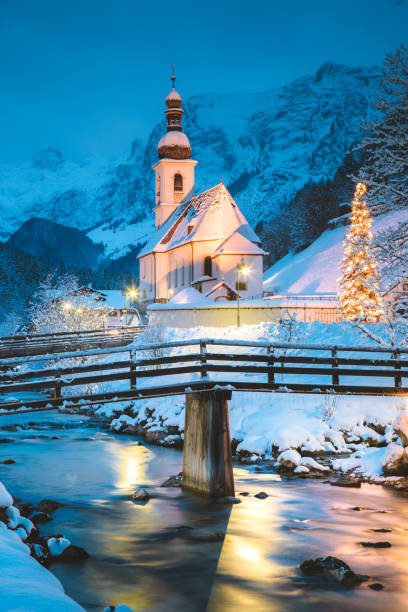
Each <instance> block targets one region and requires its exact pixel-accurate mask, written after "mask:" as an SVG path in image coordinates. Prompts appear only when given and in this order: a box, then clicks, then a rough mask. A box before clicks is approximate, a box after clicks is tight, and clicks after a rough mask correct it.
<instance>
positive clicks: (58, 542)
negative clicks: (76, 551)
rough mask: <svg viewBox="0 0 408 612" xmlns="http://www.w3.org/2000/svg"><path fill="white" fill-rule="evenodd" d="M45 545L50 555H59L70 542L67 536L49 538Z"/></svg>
mask: <svg viewBox="0 0 408 612" xmlns="http://www.w3.org/2000/svg"><path fill="white" fill-rule="evenodd" d="M47 546H48V550H49V551H50V555H51V556H52V557H59V556H60V555H62V553H63V552H64V550H65V549H66V548H68V546H71V542H70V541H69V540H68V539H67V538H49V539H48V540H47Z"/></svg>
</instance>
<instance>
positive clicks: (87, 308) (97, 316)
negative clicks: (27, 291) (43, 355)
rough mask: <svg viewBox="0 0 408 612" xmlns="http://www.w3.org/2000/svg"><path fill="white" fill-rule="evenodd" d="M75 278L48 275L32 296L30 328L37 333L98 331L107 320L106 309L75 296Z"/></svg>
mask: <svg viewBox="0 0 408 612" xmlns="http://www.w3.org/2000/svg"><path fill="white" fill-rule="evenodd" d="M77 290H78V279H77V278H76V277H75V276H72V275H70V274H66V275H64V276H59V277H56V275H55V274H49V275H48V276H47V277H46V278H45V279H44V280H43V281H42V282H41V283H40V284H39V286H38V288H37V290H36V291H35V293H34V294H33V297H32V300H31V304H30V308H29V319H30V326H31V327H32V328H33V329H34V330H35V332H37V333H53V332H64V331H80V330H86V329H100V328H101V327H103V326H104V325H105V323H106V321H107V318H108V314H109V309H108V308H107V307H106V306H105V305H98V302H95V300H94V299H93V298H92V297H90V296H88V295H86V294H85V295H81V294H76V292H77Z"/></svg>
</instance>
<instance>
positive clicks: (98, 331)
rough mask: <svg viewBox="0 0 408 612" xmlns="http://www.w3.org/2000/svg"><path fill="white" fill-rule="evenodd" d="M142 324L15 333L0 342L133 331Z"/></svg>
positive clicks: (1, 337)
mask: <svg viewBox="0 0 408 612" xmlns="http://www.w3.org/2000/svg"><path fill="white" fill-rule="evenodd" d="M143 327H144V326H143V325H132V326H130V325H127V326H126V325H123V326H119V325H118V326H114V327H101V328H98V329H81V330H70V331H60V332H48V333H43V334H17V335H15V336H0V342H3V341H13V340H17V341H27V340H37V339H38V340H40V339H43V338H45V339H47V338H57V339H58V338H60V337H64V336H84V335H85V336H86V335H88V334H89V335H95V334H100V335H109V333H112V332H113V331H124V332H130V333H133V332H134V331H137V330H138V329H140V328H143Z"/></svg>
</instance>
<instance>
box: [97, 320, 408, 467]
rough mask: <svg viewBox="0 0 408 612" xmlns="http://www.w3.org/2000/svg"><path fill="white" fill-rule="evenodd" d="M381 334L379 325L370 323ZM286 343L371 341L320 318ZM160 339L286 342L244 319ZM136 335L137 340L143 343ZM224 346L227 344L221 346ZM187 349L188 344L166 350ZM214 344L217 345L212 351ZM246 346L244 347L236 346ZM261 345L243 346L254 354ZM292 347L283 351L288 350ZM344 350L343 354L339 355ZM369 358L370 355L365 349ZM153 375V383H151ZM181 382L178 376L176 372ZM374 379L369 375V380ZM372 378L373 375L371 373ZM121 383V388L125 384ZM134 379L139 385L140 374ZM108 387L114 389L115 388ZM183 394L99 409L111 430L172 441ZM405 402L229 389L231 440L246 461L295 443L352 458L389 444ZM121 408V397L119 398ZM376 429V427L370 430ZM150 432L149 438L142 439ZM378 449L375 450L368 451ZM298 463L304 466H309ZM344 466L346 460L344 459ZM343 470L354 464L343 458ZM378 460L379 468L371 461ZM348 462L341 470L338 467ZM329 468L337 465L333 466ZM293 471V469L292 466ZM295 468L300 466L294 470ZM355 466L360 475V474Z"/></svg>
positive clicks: (306, 450) (180, 423)
mask: <svg viewBox="0 0 408 612" xmlns="http://www.w3.org/2000/svg"><path fill="white" fill-rule="evenodd" d="M376 328H377V330H376V331H377V332H378V333H380V332H381V324H376ZM292 333H293V334H294V336H293V337H292V342H298V343H305V344H315V345H319V346H323V345H333V344H337V345H346V346H350V349H352V348H353V347H357V346H368V345H371V346H373V343H372V341H371V340H370V339H369V338H367V336H366V335H365V334H363V333H362V332H361V331H359V330H356V329H355V328H353V327H352V326H351V325H349V324H348V323H332V324H329V325H327V324H325V323H320V322H314V323H303V322H301V323H298V324H296V326H295V329H294V330H293V329H292ZM162 334H163V337H162V340H163V341H175V340H189V339H190V340H191V339H193V338H221V339H228V340H243V339H245V340H253V341H267V342H275V343H278V342H286V341H287V340H288V335H287V334H288V330H287V328H285V326H282V325H278V324H274V323H263V324H260V325H254V326H250V325H244V326H242V327H241V328H240V329H237V328H236V327H229V328H208V327H202V328H200V327H197V328H193V329H171V328H167V329H165V330H163V331H162ZM145 342H146V338H143V337H140V338H139V339H138V340H137V341H136V345H137V344H139V345H140V344H141V343H145ZM223 348H224V349H225V350H226V351H228V347H223ZM173 350H174V351H175V350H177V351H178V352H180V350H181V351H184V352H189V351H190V348H189V347H182V348H181V349H180V348H177V349H173ZM220 350H222V349H220ZM243 350H248V349H243ZM261 350H262V349H256V348H255V349H251V351H253V352H259V351H261ZM292 350H293V349H291V350H288V352H289V353H290V352H292ZM346 354H347V353H346ZM372 355H373V356H374V355H375V354H372ZM159 380H160V381H161V382H159ZM159 380H157V383H158V384H163V385H165V384H167V383H169V384H170V383H175V382H176V380H175V377H172V378H171V379H169V378H166V374H165V371H164V372H163V376H161V377H160V379H159ZM183 380H186V379H185V377H183ZM374 380H376V379H374ZM371 382H373V379H371ZM126 384H127V383H126V382H125V383H123V385H124V386H123V388H125V386H126ZM138 384H142V385H143V384H145V382H144V380H143V381H142V380H140V379H139V382H138ZM115 388H116V387H115ZM184 403H185V399H184V396H177V397H174V396H172V397H163V398H153V399H143V400H140V401H138V402H135V403H134V405H133V407H131V408H130V410H129V409H128V410H126V414H121V411H123V409H124V405H122V407H121V405H120V404H117V403H111V404H107V405H105V406H102V407H101V408H100V409H99V411H98V412H99V414H104V415H107V416H109V417H111V418H112V419H113V420H112V423H111V427H112V429H114V430H118V431H123V430H128V431H134V432H136V433H141V432H143V433H145V434H146V433H147V435H148V439H150V440H161V441H162V443H163V444H166V445H170V446H171V445H172V444H177V443H178V442H180V439H182V434H183V429H184ZM405 403H406V400H405V399H404V398H397V397H363V396H352V395H347V396H328V395H323V396H320V395H306V394H290V393H281V394H279V393H273V394H271V393H257V394H254V393H247V392H233V394H232V399H231V401H230V403H229V408H230V428H231V438H233V439H235V440H237V441H238V447H237V452H238V454H239V455H240V456H242V457H243V458H245V459H246V460H247V459H248V457H250V456H251V455H254V459H257V458H258V456H263V457H266V458H271V459H272V458H274V457H276V456H277V455H278V454H279V453H281V452H282V451H285V450H288V449H296V450H297V451H298V452H299V453H300V454H301V455H304V454H319V453H322V454H326V453H330V454H333V455H334V456H335V455H336V454H344V453H347V454H349V455H350V456H351V458H352V459H353V460H354V459H360V458H359V457H355V455H354V452H355V451H356V452H357V453H358V452H360V453H361V452H362V451H364V449H366V448H367V450H369V451H370V452H371V451H372V448H370V447H371V446H373V445H378V444H380V445H382V444H388V443H390V442H393V441H394V442H395V441H396V440H397V439H398V435H397V434H396V433H395V432H394V430H393V428H392V423H393V421H394V419H395V417H396V416H397V415H398V413H399V412H400V410H401V409H402V408H403V407H405ZM126 406H127V407H129V402H127V403H126ZM379 431H380V432H381V433H378V432H379ZM149 436H150V437H149ZM375 450H377V451H378V452H379V454H381V453H382V452H383V449H382V448H378V449H375ZM377 459H378V461H377V462H374V460H373V461H372V462H369V464H368V467H367V470H366V472H364V470H363V472H364V474H365V475H367V474H368V472H369V470H370V469H373V470H376V471H373V472H372V476H375V475H380V474H381V473H382V472H381V460H380V458H377ZM301 465H302V466H303V467H304V468H306V469H310V468H312V469H318V468H316V466H311V465H309V466H307V465H306V464H305V463H304V462H301ZM344 465H346V464H344ZM348 465H349V468H350V469H354V467H355V468H357V463H355V466H351V464H348ZM379 466H380V467H379ZM349 468H347V469H346V468H345V469H346V471H347V470H348V469H349ZM336 469H343V468H342V467H341V466H340V464H336ZM298 471H300V470H298ZM302 471H305V470H303V469H302ZM363 472H361V473H363Z"/></svg>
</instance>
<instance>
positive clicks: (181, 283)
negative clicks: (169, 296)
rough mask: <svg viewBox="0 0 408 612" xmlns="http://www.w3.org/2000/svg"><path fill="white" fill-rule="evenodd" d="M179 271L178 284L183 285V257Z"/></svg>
mask: <svg viewBox="0 0 408 612" xmlns="http://www.w3.org/2000/svg"><path fill="white" fill-rule="evenodd" d="M180 272H181V278H180V285H181V286H182V287H183V285H184V259H182V260H181V267H180Z"/></svg>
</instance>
